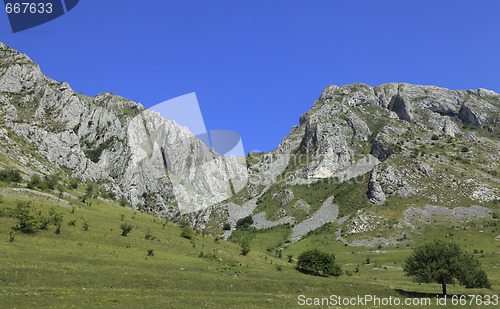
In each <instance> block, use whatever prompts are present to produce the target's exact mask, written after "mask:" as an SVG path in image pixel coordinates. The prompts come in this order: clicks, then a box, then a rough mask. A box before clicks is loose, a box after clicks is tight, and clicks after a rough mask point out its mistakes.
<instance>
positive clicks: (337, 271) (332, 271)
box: [297, 249, 342, 277]
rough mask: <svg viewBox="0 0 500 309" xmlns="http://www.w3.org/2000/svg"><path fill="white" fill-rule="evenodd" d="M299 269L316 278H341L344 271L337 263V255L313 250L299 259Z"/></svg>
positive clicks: (306, 252)
mask: <svg viewBox="0 0 500 309" xmlns="http://www.w3.org/2000/svg"><path fill="white" fill-rule="evenodd" d="M297 269H298V270H300V271H302V272H305V273H308V274H311V275H316V276H324V277H329V276H340V275H341V274H342V269H341V267H340V265H339V264H336V263H335V254H330V253H327V252H323V251H321V250H318V249H311V250H306V251H304V252H302V253H301V254H300V255H299V257H298V258H297Z"/></svg>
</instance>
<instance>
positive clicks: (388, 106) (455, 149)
mask: <svg viewBox="0 0 500 309" xmlns="http://www.w3.org/2000/svg"><path fill="white" fill-rule="evenodd" d="M0 55H1V57H0V103H1V108H0V117H1V122H0V140H1V141H2V145H5V147H2V150H1V152H0V158H1V160H0V166H3V168H7V167H11V166H16V167H18V168H19V169H20V170H22V172H23V174H24V177H25V178H26V180H27V179H28V178H29V177H30V176H31V175H33V174H40V175H51V174H61V175H65V177H70V178H71V177H76V178H79V179H81V180H86V181H94V182H97V183H98V185H99V186H100V187H101V188H102V189H103V190H105V191H107V192H110V193H112V195H114V196H116V198H118V199H122V198H123V199H126V200H127V201H128V202H129V203H130V204H131V205H132V206H133V207H134V208H136V209H139V210H143V211H146V212H150V213H153V214H155V215H157V216H161V217H165V218H168V219H171V220H181V219H183V218H186V219H188V220H189V221H190V222H191V224H192V225H193V226H195V227H197V228H199V229H206V230H210V231H211V232H213V233H215V234H220V233H224V236H225V237H230V235H231V233H232V231H234V230H235V228H236V222H237V221H238V220H239V219H241V218H243V217H245V216H249V215H251V216H253V217H254V220H255V221H256V223H255V226H256V227H259V228H265V227H269V226H270V225H275V223H273V222H279V223H280V224H284V223H288V224H300V223H301V222H308V223H310V224H311V226H309V227H306V228H304V224H302V225H301V226H302V227H301V228H302V229H303V230H308V231H310V230H314V229H316V228H318V227H320V226H322V225H323V224H325V222H321V224H320V225H318V224H319V223H317V222H319V221H317V220H316V221H315V220H313V219H312V218H316V217H317V216H316V217H315V216H314V214H315V213H316V212H317V211H319V210H320V209H321V207H322V205H323V204H324V203H325V201H327V200H329V199H330V198H331V199H332V200H333V203H334V204H335V207H338V215H339V216H343V217H346V216H351V217H350V219H349V220H350V221H349V220H347V219H345V220H344V221H343V222H345V224H346V226H347V225H349V224H351V225H352V224H353V220H354V221H355V218H354V217H353V216H355V214H356V213H357V212H358V211H360V210H362V209H365V208H366V209H371V207H382V208H378V209H379V210H382V209H384V207H386V208H387V207H389V208H391V207H393V206H391V205H393V204H394V205H396V206H394V207H396V208H397V207H399V208H401V207H403V206H402V205H403V204H404V203H405V202H404V201H412V203H415V201H416V200H417V199H418V198H421V199H422V200H424V201H425V203H434V204H439V205H440V206H446V207H456V206H464V205H466V204H467V205H471V203H477V204H480V205H489V204H488V203H491V202H493V201H496V200H498V199H499V198H498V197H499V196H500V193H499V192H500V187H499V185H498V182H497V181H495V179H497V178H496V177H498V176H497V175H498V173H499V172H500V167H499V163H498V162H500V157H499V153H500V146H499V145H500V135H499V132H500V120H499V118H500V117H499V114H500V112H499V111H500V95H498V94H496V93H494V92H493V91H490V90H486V89H477V90H448V89H445V88H440V87H435V86H420V85H411V84H406V83H388V84H383V85H380V86H377V87H371V86H368V85H365V84H359V83H358V84H351V85H345V86H334V85H332V86H328V87H326V88H325V89H324V90H323V91H322V93H321V94H320V96H319V98H318V100H316V101H315V103H314V105H313V106H312V107H311V109H310V110H309V111H308V112H306V113H304V114H303V115H301V116H300V117H299V126H294V127H293V128H292V130H291V131H290V134H289V135H288V136H286V137H284V138H283V140H282V142H281V143H280V144H279V145H278V147H277V148H276V150H274V151H271V152H267V153H259V154H248V155H247V156H246V158H245V160H246V162H242V161H241V158H235V157H233V158H223V157H221V156H220V155H218V154H217V153H216V152H215V151H213V149H210V148H207V147H206V146H205V145H204V144H203V142H201V141H200V140H198V139H196V138H195V137H194V136H193V135H192V134H191V132H189V130H188V129H187V128H185V127H181V126H178V125H177V124H176V123H175V122H174V121H171V120H167V119H165V118H163V117H161V116H160V115H159V114H157V113H155V112H152V111H149V110H147V109H146V108H144V107H143V106H142V105H140V104H137V103H134V102H132V101H129V100H127V99H124V98H122V97H119V96H116V95H113V94H110V93H103V94H99V95H97V96H94V97H87V96H84V95H81V94H79V93H76V92H74V91H73V90H72V89H71V87H70V86H69V84H68V83H66V82H62V83H59V82H56V81H54V80H52V79H50V78H48V77H46V76H45V75H43V74H42V72H41V71H40V68H39V66H38V65H37V64H35V63H34V62H33V61H31V60H30V59H29V57H28V56H26V55H24V54H20V53H18V52H16V51H15V50H13V49H11V48H9V47H7V46H5V45H4V44H1V43H0ZM247 168H248V171H247ZM485 175H487V176H485ZM349 190H351V191H349ZM422 203H423V202H422V201H419V202H418V203H416V204H415V206H419V205H422V206H423V204H422ZM387 205H389V206H387ZM406 208H407V207H406ZM404 210H405V209H400V210H398V211H399V214H398V215H397V216H400V217H394V218H392V219H393V220H396V219H401V218H402V217H401V214H402V212H403V211H404ZM393 215H394V214H393ZM394 216H396V215H394ZM353 218H354V219H353ZM306 220H307V221H306ZM335 220H337V216H335V218H334V219H332V220H330V221H331V222H334V221H335ZM320 221H321V220H320ZM225 223H229V224H230V226H231V228H230V229H229V230H226V231H224V229H223V226H224V224H225ZM345 228H346V227H344V229H345ZM350 229H351V230H352V228H350ZM354 230H356V228H354ZM301 235H303V234H301Z"/></svg>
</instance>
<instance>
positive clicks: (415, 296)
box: [394, 289, 453, 298]
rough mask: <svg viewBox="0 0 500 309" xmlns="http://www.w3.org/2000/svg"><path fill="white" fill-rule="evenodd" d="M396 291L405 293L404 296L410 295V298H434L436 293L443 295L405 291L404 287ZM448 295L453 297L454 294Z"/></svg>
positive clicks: (401, 293)
mask: <svg viewBox="0 0 500 309" xmlns="http://www.w3.org/2000/svg"><path fill="white" fill-rule="evenodd" d="M394 291H396V292H397V293H399V294H400V295H403V296H405V297H408V298H424V297H426V298H427V297H428V298H434V297H436V295H439V296H440V297H441V296H443V294H442V293H420V292H414V291H405V290H402V289H394ZM447 296H448V297H451V296H453V295H452V294H447Z"/></svg>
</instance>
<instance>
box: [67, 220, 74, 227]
mask: <svg viewBox="0 0 500 309" xmlns="http://www.w3.org/2000/svg"><path fill="white" fill-rule="evenodd" d="M75 225H76V220H71V221H69V222H68V226H75Z"/></svg>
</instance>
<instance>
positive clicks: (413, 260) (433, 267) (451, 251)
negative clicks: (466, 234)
mask: <svg viewBox="0 0 500 309" xmlns="http://www.w3.org/2000/svg"><path fill="white" fill-rule="evenodd" d="M403 269H404V272H405V275H406V276H409V277H414V278H415V281H417V282H419V283H433V282H434V283H439V284H441V286H442V288H443V294H444V295H446V285H447V284H455V283H456V282H457V281H458V282H459V283H460V284H461V285H464V286H465V287H467V288H490V287H491V284H490V282H489V280H488V277H487V276H486V273H485V272H484V271H483V270H482V269H481V264H480V263H479V261H478V260H477V259H475V258H474V256H473V255H472V254H469V253H467V252H464V251H462V249H461V248H460V246H459V245H457V244H456V243H454V242H449V241H443V240H435V241H433V242H431V243H427V244H424V245H422V246H419V247H416V248H414V249H413V252H412V254H411V255H410V256H409V257H408V258H407V259H406V262H405V266H404V268H403Z"/></svg>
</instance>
